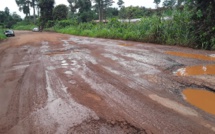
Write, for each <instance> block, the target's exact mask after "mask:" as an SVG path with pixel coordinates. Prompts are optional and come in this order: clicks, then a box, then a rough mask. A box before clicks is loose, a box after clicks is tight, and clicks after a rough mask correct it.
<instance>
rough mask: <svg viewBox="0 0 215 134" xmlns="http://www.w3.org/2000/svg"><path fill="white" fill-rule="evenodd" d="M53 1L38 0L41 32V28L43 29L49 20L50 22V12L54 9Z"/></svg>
mask: <svg viewBox="0 0 215 134" xmlns="http://www.w3.org/2000/svg"><path fill="white" fill-rule="evenodd" d="M54 3H55V1H54V0H39V3H38V5H39V7H40V12H41V16H40V27H41V30H43V28H44V27H45V25H46V23H47V22H48V21H49V20H52V19H53V17H52V12H53V9H54Z"/></svg>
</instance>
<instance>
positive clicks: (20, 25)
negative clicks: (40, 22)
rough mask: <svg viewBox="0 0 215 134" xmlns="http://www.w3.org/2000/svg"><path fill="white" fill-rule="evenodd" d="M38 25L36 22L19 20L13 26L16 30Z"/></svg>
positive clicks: (30, 28) (28, 28)
mask: <svg viewBox="0 0 215 134" xmlns="http://www.w3.org/2000/svg"><path fill="white" fill-rule="evenodd" d="M35 27H37V26H36V25H34V24H29V22H25V21H22V22H18V23H17V24H16V25H14V26H13V29H14V30H32V29H33V28H35Z"/></svg>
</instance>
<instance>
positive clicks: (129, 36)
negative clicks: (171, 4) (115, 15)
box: [52, 10, 195, 47]
mask: <svg viewBox="0 0 215 134" xmlns="http://www.w3.org/2000/svg"><path fill="white" fill-rule="evenodd" d="M187 12H188V11H185V10H184V11H182V12H181V11H177V10H176V11H175V12H174V13H173V16H174V17H173V19H172V20H163V19H161V18H160V17H159V16H157V15H153V16H151V17H145V18H142V19H141V21H140V22H136V23H124V22H119V21H118V19H110V20H109V22H108V23H107V24H103V23H99V24H96V23H93V22H89V23H79V24H78V23H72V22H71V23H68V22H67V21H65V20H64V21H59V22H58V23H56V24H55V26H54V27H53V28H52V29H53V30H55V31H57V32H60V33H66V34H73V35H82V36H91V37H103V38H113V39H124V40H133V41H142V42H152V43H161V44H168V45H182V46H190V47H192V45H193V47H194V44H195V43H194V40H195V39H194V37H193V36H192V33H191V32H190V28H191V27H190V25H189V22H190V18H191V15H190V14H189V13H187ZM66 22H67V24H66Z"/></svg>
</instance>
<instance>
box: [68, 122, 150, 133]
mask: <svg viewBox="0 0 215 134" xmlns="http://www.w3.org/2000/svg"><path fill="white" fill-rule="evenodd" d="M146 133H147V132H146V131H145V130H143V129H139V128H136V127H135V126H133V125H131V124H129V123H127V122H118V121H117V122H116V121H111V122H106V121H105V120H102V119H100V120H93V121H89V122H83V123H82V124H80V125H77V126H75V127H73V128H71V129H70V130H69V131H68V134H146Z"/></svg>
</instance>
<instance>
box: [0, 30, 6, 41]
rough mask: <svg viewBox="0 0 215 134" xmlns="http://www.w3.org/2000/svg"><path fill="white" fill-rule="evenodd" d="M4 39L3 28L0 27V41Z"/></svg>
mask: <svg viewBox="0 0 215 134" xmlns="http://www.w3.org/2000/svg"><path fill="white" fill-rule="evenodd" d="M3 39H6V36H5V35H4V30H3V29H0V41H1V40H3Z"/></svg>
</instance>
